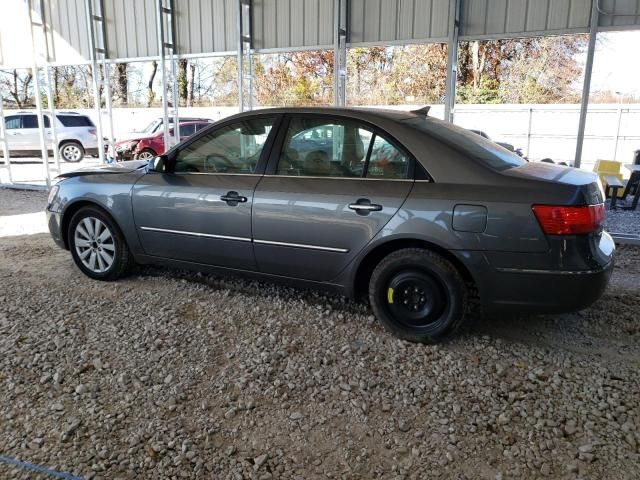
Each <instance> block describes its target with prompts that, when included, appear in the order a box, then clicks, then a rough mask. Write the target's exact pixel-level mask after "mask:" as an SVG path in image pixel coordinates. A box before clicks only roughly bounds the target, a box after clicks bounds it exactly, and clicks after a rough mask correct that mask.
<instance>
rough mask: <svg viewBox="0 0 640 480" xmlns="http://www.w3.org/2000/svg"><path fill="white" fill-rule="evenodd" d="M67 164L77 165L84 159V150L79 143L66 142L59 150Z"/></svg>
mask: <svg viewBox="0 0 640 480" xmlns="http://www.w3.org/2000/svg"><path fill="white" fill-rule="evenodd" d="M58 153H60V158H62V159H63V160H64V161H65V162H69V163H77V162H79V161H80V160H82V159H83V158H84V148H83V147H82V145H81V144H80V143H78V142H64V143H63V144H61V145H60V149H59V150H58Z"/></svg>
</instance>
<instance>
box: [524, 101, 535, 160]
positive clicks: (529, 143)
mask: <svg viewBox="0 0 640 480" xmlns="http://www.w3.org/2000/svg"><path fill="white" fill-rule="evenodd" d="M532 123H533V108H531V107H529V123H528V124H527V150H526V153H525V154H524V156H525V157H528V156H529V152H530V151H531V125H532Z"/></svg>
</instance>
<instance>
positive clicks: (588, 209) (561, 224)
mask: <svg viewBox="0 0 640 480" xmlns="http://www.w3.org/2000/svg"><path fill="white" fill-rule="evenodd" d="M531 208H532V209H533V213H534V215H535V216H536V218H537V219H538V223H539V224H540V226H541V227H542V231H543V232H544V233H546V234H547V235H576V234H580V233H591V232H594V231H596V230H598V229H599V228H600V226H601V225H602V222H603V220H604V204H602V203H600V204H598V205H583V206H579V207H568V206H564V205H533V206H532V207H531Z"/></svg>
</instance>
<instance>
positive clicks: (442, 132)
mask: <svg viewBox="0 0 640 480" xmlns="http://www.w3.org/2000/svg"><path fill="white" fill-rule="evenodd" d="M405 123H406V124H407V125H410V126H412V127H413V128H416V129H417V130H420V131H422V132H425V133H427V134H429V135H430V136H431V137H433V138H435V139H436V140H439V141H441V142H442V143H445V144H447V145H449V146H450V147H452V148H455V149H456V150H459V151H462V152H464V153H465V154H467V155H469V156H471V157H472V158H474V159H476V160H477V161H479V162H481V163H483V164H485V165H486V166H488V167H490V168H492V169H494V170H506V169H507V168H513V167H519V166H521V165H524V164H525V163H526V161H525V160H524V159H523V158H521V157H520V156H518V155H516V154H515V153H513V152H510V151H509V150H507V149H506V148H504V147H501V146H500V145H498V144H497V143H495V142H492V141H491V140H487V139H486V138H484V137H482V136H481V135H478V134H477V133H474V132H472V131H471V130H467V129H466V128H462V127H458V126H457V125H452V124H450V123H446V122H443V121H442V120H437V119H433V118H428V117H427V118H423V117H414V118H410V119H408V120H405Z"/></svg>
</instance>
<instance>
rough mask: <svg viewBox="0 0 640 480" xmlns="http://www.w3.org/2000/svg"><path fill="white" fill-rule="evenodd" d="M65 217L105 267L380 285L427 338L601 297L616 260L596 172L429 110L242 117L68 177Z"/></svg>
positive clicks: (60, 202) (70, 244) (342, 287)
mask: <svg viewBox="0 0 640 480" xmlns="http://www.w3.org/2000/svg"><path fill="white" fill-rule="evenodd" d="M301 139H304V141H302V140H301ZM301 145H302V146H304V151H303V152H301V151H299V148H301ZM47 215H48V222H49V229H50V231H51V235H52V236H53V239H54V240H55V241H56V243H57V244H58V245H59V246H60V247H62V248H65V249H68V250H70V252H71V255H72V257H73V260H74V261H75V263H76V265H77V266H78V268H79V269H80V270H81V271H82V272H84V273H85V274H86V275H88V276H89V277H91V278H94V279H99V280H115V279H117V278H120V277H122V276H123V275H125V274H126V273H127V272H128V271H129V269H130V268H131V267H132V266H133V265H134V264H136V263H138V264H159V265H166V266H172V267H178V268H190V269H196V270H203V271H211V272H216V273H225V272H228V273H231V272H235V273H240V274H245V275H250V276H253V277H256V278H259V279H264V280H276V281H282V282H290V283H292V284H293V285H297V286H307V287H315V288H322V289H328V290H331V291H334V292H336V293H339V294H344V295H347V296H350V297H356V296H361V295H362V296H368V299H369V301H370V304H371V306H372V309H373V311H374V313H375V315H376V316H377V318H378V319H379V320H380V321H381V322H382V323H383V324H384V325H385V326H386V327H387V328H388V329H389V330H390V331H391V332H392V333H394V334H395V335H397V336H399V337H401V338H404V339H407V340H411V341H418V342H439V341H443V340H445V339H447V338H449V337H451V336H452V335H453V334H454V333H455V332H457V331H458V330H459V329H460V327H461V326H463V325H464V324H465V321H466V320H467V319H468V318H469V317H470V315H468V306H469V304H470V302H471V300H472V299H473V301H474V302H477V301H479V302H480V304H481V306H482V307H483V309H484V310H485V311H504V310H515V311H517V312H525V311H526V312H564V311H575V310H579V309H582V308H585V307H587V306H588V305H590V304H591V303H593V302H594V301H596V300H597V299H598V298H599V297H600V295H601V294H602V292H603V290H604V289H605V287H606V285H607V283H608V280H609V276H610V273H611V270H612V267H613V254H614V243H613V241H612V239H611V237H610V236H609V235H608V234H607V233H606V232H604V231H603V228H602V221H603V217H604V207H603V192H602V188H601V186H600V184H599V183H598V179H597V177H596V176H595V175H594V174H592V173H589V172H585V171H581V170H577V169H573V168H568V167H559V166H556V165H550V164H545V163H527V162H525V161H524V160H523V159H522V158H520V157H519V156H518V155H516V154H514V153H513V152H510V151H508V150H506V149H504V148H502V147H500V146H499V145H496V144H495V143H493V142H490V141H488V140H486V139H483V138H482V137H481V136H478V135H476V134H474V133H471V132H469V131H468V130H465V129H462V128H459V127H456V126H454V125H451V124H448V123H445V122H442V121H440V120H437V119H434V118H431V117H429V116H428V110H427V109H421V110H418V111H414V112H399V111H385V110H360V109H333V108H327V109H318V108H286V109H270V110H260V111H258V112H250V113H243V114H239V115H235V116H233V117H229V118H227V119H225V120H222V121H219V122H217V123H215V124H212V125H211V126H209V127H207V128H205V129H203V130H201V131H200V132H197V133H196V134H195V135H193V136H191V137H190V138H188V139H187V140H185V141H184V142H182V143H180V144H179V145H177V146H175V147H174V148H172V149H171V150H170V151H168V152H167V153H166V154H164V155H161V156H158V157H156V158H154V159H152V160H150V161H148V162H142V161H134V162H123V163H121V164H117V165H109V166H102V167H97V168H92V169H84V170H79V171H76V172H72V173H67V174H63V175H61V179H60V181H59V182H58V183H57V184H56V185H55V186H54V187H53V189H52V190H51V194H50V198H49V202H48V206H47Z"/></svg>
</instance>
